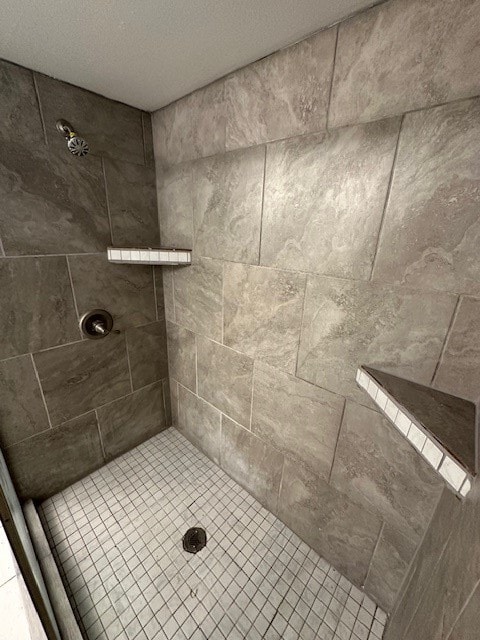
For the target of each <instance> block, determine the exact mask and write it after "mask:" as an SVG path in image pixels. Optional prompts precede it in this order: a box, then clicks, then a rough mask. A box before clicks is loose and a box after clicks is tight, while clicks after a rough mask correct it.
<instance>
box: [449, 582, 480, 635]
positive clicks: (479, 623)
mask: <svg viewBox="0 0 480 640" xmlns="http://www.w3.org/2000/svg"><path fill="white" fill-rule="evenodd" d="M479 602H480V582H479V583H478V585H477V588H476V589H475V592H474V593H472V595H471V597H470V600H469V601H468V604H467V605H466V607H465V609H464V610H463V611H462V613H461V614H460V617H459V619H458V620H457V621H456V622H455V626H454V627H453V629H452V632H451V634H450V635H449V636H448V640H477V638H478V630H479V629H480V607H479V606H478V603H479Z"/></svg>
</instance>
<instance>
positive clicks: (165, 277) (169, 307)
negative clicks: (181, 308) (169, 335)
mask: <svg viewBox="0 0 480 640" xmlns="http://www.w3.org/2000/svg"><path fill="white" fill-rule="evenodd" d="M176 268H177V267H154V273H155V288H156V291H157V313H158V316H159V320H160V318H161V314H160V310H159V305H161V302H160V300H161V298H160V295H159V291H160V290H162V291H163V314H164V317H165V319H166V320H170V321H171V322H174V321H175V302H174V299H173V272H174V270H175V269H176ZM160 309H161V307H160Z"/></svg>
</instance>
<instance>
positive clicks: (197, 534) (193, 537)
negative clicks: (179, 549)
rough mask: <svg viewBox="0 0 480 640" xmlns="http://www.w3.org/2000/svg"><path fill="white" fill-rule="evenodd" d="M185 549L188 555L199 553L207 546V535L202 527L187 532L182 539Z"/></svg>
mask: <svg viewBox="0 0 480 640" xmlns="http://www.w3.org/2000/svg"><path fill="white" fill-rule="evenodd" d="M182 542H183V548H184V549H185V551H188V553H198V551H200V550H201V549H203V547H205V546H206V544H207V534H206V532H205V529H200V527H192V528H191V529H189V530H188V531H187V533H186V534H185V535H184V536H183V539H182Z"/></svg>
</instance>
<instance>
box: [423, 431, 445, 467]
mask: <svg viewBox="0 0 480 640" xmlns="http://www.w3.org/2000/svg"><path fill="white" fill-rule="evenodd" d="M422 456H423V457H424V458H425V459H426V460H428V462H429V463H430V464H431V465H432V467H433V468H434V469H438V465H439V464H440V462H441V461H442V458H443V452H442V450H441V449H439V448H438V447H437V445H436V444H434V443H433V442H432V441H431V440H430V438H427V439H426V440H425V444H424V445H423V449H422Z"/></svg>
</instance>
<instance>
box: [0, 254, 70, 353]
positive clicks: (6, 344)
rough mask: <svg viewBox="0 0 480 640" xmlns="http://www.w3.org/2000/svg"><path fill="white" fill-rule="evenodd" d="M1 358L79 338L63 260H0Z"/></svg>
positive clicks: (56, 257) (61, 258) (51, 258)
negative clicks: (0, 302) (0, 301)
mask: <svg viewBox="0 0 480 640" xmlns="http://www.w3.org/2000/svg"><path fill="white" fill-rule="evenodd" d="M0 290H1V291H2V304H1V307H0V327H1V328H2V334H3V335H2V340H1V343H0V358H8V357H11V356H15V355H20V354H23V353H26V352H28V351H35V350H38V349H46V348H47V347H52V346H55V345H59V344H64V343H66V342H72V341H73V340H78V339H79V338H80V332H79V329H78V326H77V320H76V317H75V310H74V304H73V297H72V289H71V286H70V280H69V277H68V270H67V262H66V260H65V258H64V257H58V256H55V257H44V258H12V259H2V260H1V261H0Z"/></svg>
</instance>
